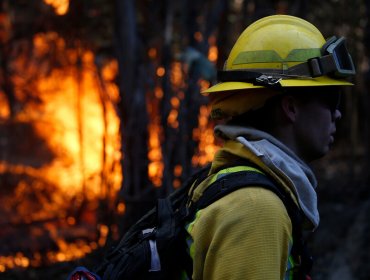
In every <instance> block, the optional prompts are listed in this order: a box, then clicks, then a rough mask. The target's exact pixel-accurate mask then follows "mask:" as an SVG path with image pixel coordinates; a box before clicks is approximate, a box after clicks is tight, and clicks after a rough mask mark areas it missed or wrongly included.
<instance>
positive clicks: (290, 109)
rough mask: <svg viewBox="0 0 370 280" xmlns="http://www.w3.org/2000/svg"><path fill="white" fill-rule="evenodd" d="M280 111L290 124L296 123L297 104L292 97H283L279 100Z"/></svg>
mask: <svg viewBox="0 0 370 280" xmlns="http://www.w3.org/2000/svg"><path fill="white" fill-rule="evenodd" d="M281 109H282V111H283V114H284V116H285V117H286V118H287V120H288V121H290V122H292V123H293V122H295V121H296V119H297V114H298V103H297V100H296V99H295V98H294V97H293V96H290V95H286V96H283V98H282V99H281Z"/></svg>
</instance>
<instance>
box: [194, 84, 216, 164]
mask: <svg viewBox="0 0 370 280" xmlns="http://www.w3.org/2000/svg"><path fill="white" fill-rule="evenodd" d="M199 86H200V88H201V90H206V89H207V88H208V87H209V82H207V81H205V80H200V81H199ZM210 112H211V108H210V107H209V106H206V105H203V106H201V107H200V110H199V116H198V127H197V128H195V129H194V130H193V139H194V140H195V141H199V146H198V152H197V153H196V154H195V155H194V156H193V158H192V164H193V165H194V166H203V165H205V164H207V163H208V162H210V161H212V160H213V157H214V155H215V153H216V151H217V150H218V148H219V146H218V145H217V144H216V140H215V136H214V134H213V124H212V123H210V122H209V115H210Z"/></svg>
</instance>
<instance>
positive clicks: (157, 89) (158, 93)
mask: <svg viewBox="0 0 370 280" xmlns="http://www.w3.org/2000/svg"><path fill="white" fill-rule="evenodd" d="M154 94H155V97H156V98H158V99H162V98H163V90H162V88H161V87H158V86H157V87H155V89H154Z"/></svg>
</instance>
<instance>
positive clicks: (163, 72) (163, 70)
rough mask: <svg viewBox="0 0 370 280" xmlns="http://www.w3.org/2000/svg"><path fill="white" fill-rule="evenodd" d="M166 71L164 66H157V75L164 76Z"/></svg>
mask: <svg viewBox="0 0 370 280" xmlns="http://www.w3.org/2000/svg"><path fill="white" fill-rule="evenodd" d="M165 73H166V70H165V69H164V67H158V68H157V76H158V77H163V76H164V74H165Z"/></svg>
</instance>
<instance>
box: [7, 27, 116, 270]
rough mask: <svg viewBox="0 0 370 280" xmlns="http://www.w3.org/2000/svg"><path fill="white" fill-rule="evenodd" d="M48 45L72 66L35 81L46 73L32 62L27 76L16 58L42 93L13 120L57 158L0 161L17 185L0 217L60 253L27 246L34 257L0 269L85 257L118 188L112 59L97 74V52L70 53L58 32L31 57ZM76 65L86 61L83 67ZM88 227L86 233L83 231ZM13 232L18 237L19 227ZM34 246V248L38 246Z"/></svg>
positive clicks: (101, 236) (99, 241)
mask: <svg viewBox="0 0 370 280" xmlns="http://www.w3.org/2000/svg"><path fill="white" fill-rule="evenodd" d="M50 42H53V43H54V45H56V46H57V48H58V55H64V56H65V57H66V60H65V61H67V62H68V63H66V64H65V65H62V66H61V67H59V68H54V69H51V71H50V73H49V75H38V76H37V75H35V73H43V72H44V69H43V68H42V67H41V68H36V67H35V66H33V65H32V64H31V65H30V66H29V67H27V71H29V72H28V73H27V72H26V73H25V72H24V71H25V70H24V67H23V64H24V59H23V58H22V57H19V58H17V60H15V61H14V64H13V67H14V68H15V69H17V68H19V70H18V73H23V76H26V75H27V74H32V75H33V76H34V77H35V79H34V80H33V84H32V85H33V92H37V97H38V100H39V101H38V102H37V103H33V102H25V103H24V108H23V109H22V111H20V112H18V113H17V114H16V115H15V116H14V119H13V120H12V122H13V123H17V124H29V123H31V124H32V130H33V131H34V133H35V134H36V135H37V137H39V138H40V139H43V141H44V142H45V145H46V147H47V149H48V150H50V153H51V154H52V157H51V158H50V160H49V162H47V163H44V164H42V165H40V166H33V165H22V164H20V163H11V162H7V161H4V160H3V158H1V159H0V173H1V174H11V175H12V176H13V177H15V178H18V180H19V181H18V182H17V184H16V185H15V186H14V189H13V190H12V194H11V195H5V196H4V195H2V196H1V197H0V213H2V214H5V215H2V218H0V222H1V224H26V225H27V226H26V227H28V228H29V231H30V232H29V234H30V237H29V238H31V237H32V238H41V237H43V236H44V235H45V237H43V238H42V239H43V240H50V241H49V242H51V243H53V244H54V247H55V248H56V249H53V250H51V249H49V250H47V251H46V252H45V248H40V251H38V250H29V249H27V250H26V251H32V252H31V253H28V254H27V255H26V254H25V253H21V252H18V253H16V252H15V253H14V254H13V255H7V256H0V272H2V271H5V270H6V269H11V268H15V267H28V266H30V265H31V266H39V265H42V264H51V263H55V262H60V261H69V260H73V259H77V258H81V257H83V256H84V255H86V254H87V253H90V252H92V251H93V250H94V249H96V248H97V247H98V246H103V245H104V243H105V242H106V238H107V235H108V231H109V228H108V226H107V225H103V224H100V225H97V217H96V211H97V209H98V205H99V201H100V200H106V201H111V202H112V201H113V199H114V197H115V196H116V193H117V192H118V190H119V188H120V186H121V181H122V175H121V174H122V172H121V167H120V164H119V161H120V159H121V157H122V155H121V153H120V141H121V140H120V137H119V125H120V124H119V118H118V116H117V114H116V110H115V106H116V102H117V101H118V98H119V93H118V88H117V86H116V85H115V84H114V78H115V76H116V74H117V63H116V62H115V61H108V62H107V63H106V64H105V65H103V66H102V67H101V68H99V69H98V68H97V67H96V65H95V63H94V60H95V57H94V54H93V53H92V52H90V51H88V50H81V49H78V48H77V49H75V50H71V49H67V47H66V44H65V42H64V40H63V39H62V38H60V37H59V36H58V35H57V34H56V33H45V34H38V35H36V36H35V38H34V40H33V43H34V53H33V56H34V58H33V59H35V60H37V59H38V58H39V57H42V56H43V55H45V54H47V52H48V47H49V43H50ZM77 60H80V61H81V63H80V65H81V66H80V67H77ZM36 65H37V64H36ZM22 71H23V72H22ZM36 77H38V78H36ZM12 78H13V82H14V84H15V91H16V94H17V95H18V98H19V99H22V98H23V96H24V97H25V93H24V92H23V91H22V88H24V84H23V83H24V81H23V80H22V78H23V77H17V76H15V77H12ZM9 117H10V116H9V105H8V104H6V102H5V99H4V94H3V93H1V92H0V118H1V120H4V121H7V119H8V118H9ZM25 141H27V139H25ZM34 148H35V149H38V148H39V147H34ZM33 160H37V159H33ZM22 178H25V179H24V180H23V179H22ZM26 178H32V180H30V179H27V180H26ZM79 211H80V214H78V215H77V216H75V215H76V213H77V212H79ZM7 213H9V214H7ZM81 223H82V224H81ZM86 226H87V227H88V228H90V230H89V232H88V231H86V230H82V229H84V228H86ZM94 228H95V230H94ZM79 229H80V230H79ZM68 231H71V233H70V234H72V233H73V236H75V237H73V238H71V237H69V238H68V240H69V241H67V239H66V237H65V236H64V235H65V234H66V232H68ZM8 232H9V234H10V235H12V234H16V233H17V232H16V229H8ZM2 234H5V232H3V233H2ZM37 236H39V237H37ZM30 240H32V239H30ZM31 243H32V242H30V244H29V246H34V244H31ZM41 251H42V253H41Z"/></svg>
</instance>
